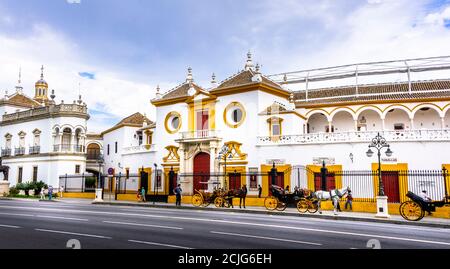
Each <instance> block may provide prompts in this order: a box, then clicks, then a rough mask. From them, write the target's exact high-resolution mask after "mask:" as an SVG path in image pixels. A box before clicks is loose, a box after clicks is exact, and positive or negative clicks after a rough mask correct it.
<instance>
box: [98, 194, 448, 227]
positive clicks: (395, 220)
mask: <svg viewBox="0 0 450 269" xmlns="http://www.w3.org/2000/svg"><path fill="white" fill-rule="evenodd" d="M92 204H97V205H116V206H137V207H156V208H172V209H175V208H176V209H184V210H206V211H221V212H237V213H253V214H267V215H281V216H295V217H304V218H320V219H330V220H349V221H365V222H379V223H391V224H403V225H415V226H428V227H437V228H447V229H448V228H450V219H444V218H434V217H424V218H423V219H422V220H420V221H407V220H405V219H403V218H402V216H400V215H391V218H389V219H381V218H375V214H374V213H362V212H348V211H345V212H339V214H338V215H337V216H335V215H334V214H333V211H322V214H319V213H318V212H316V213H315V214H311V213H303V214H302V213H299V212H298V210H297V209H296V208H286V210H285V211H282V212H280V211H276V210H275V211H268V210H267V209H265V208H263V207H256V206H248V207H247V208H246V209H244V208H242V209H240V208H239V207H236V206H235V207H234V208H216V207H215V206H214V205H213V204H211V205H209V207H194V206H193V205H192V204H184V205H182V206H181V207H176V206H175V205H174V204H167V203H158V202H155V203H153V202H145V203H142V202H128V201H106V200H105V201H103V202H92Z"/></svg>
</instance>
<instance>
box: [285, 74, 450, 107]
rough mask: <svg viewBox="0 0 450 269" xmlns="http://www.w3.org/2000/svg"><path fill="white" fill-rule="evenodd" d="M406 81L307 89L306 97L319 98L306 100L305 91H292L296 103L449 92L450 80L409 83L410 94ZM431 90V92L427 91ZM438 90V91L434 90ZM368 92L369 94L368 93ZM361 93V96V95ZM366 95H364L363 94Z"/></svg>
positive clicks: (398, 98) (400, 97)
mask: <svg viewBox="0 0 450 269" xmlns="http://www.w3.org/2000/svg"><path fill="white" fill-rule="evenodd" d="M408 89H409V86H408V83H407V82H401V83H390V84H375V85H361V86H359V87H358V94H359V95H358V96H357V95H356V87H355V86H351V87H348V86H346V87H336V88H324V89H314V90H310V91H308V99H314V98H321V99H319V100H308V101H306V100H305V99H306V92H305V91H298V92H295V93H294V99H295V100H296V104H297V105H308V104H332V103H339V102H359V101H372V100H402V99H416V98H433V97H437V98H439V97H448V96H450V92H449V91H446V90H450V80H434V81H416V82H412V83H411V92H412V93H411V94H409V93H408ZM427 91H433V92H427ZM436 91H438V92H436ZM368 94H370V95H368ZM361 95H362V96H361ZM364 95H366V96H364Z"/></svg>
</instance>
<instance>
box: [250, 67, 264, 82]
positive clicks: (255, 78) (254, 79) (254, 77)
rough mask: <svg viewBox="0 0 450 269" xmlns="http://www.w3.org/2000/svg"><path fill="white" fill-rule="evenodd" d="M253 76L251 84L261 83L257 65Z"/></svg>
mask: <svg viewBox="0 0 450 269" xmlns="http://www.w3.org/2000/svg"><path fill="white" fill-rule="evenodd" d="M255 71H256V72H255V74H254V75H253V77H252V81H253V82H261V81H262V76H261V73H260V72H259V64H258V63H257V64H256V69H255Z"/></svg>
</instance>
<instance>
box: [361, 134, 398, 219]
mask: <svg viewBox="0 0 450 269" xmlns="http://www.w3.org/2000/svg"><path fill="white" fill-rule="evenodd" d="M371 148H375V149H376V150H377V155H378V173H377V174H378V196H377V216H378V217H389V215H388V207H387V196H386V195H385V193H384V185H383V180H382V177H381V150H382V149H383V148H387V150H386V152H385V154H386V156H387V157H391V156H392V153H393V152H392V151H391V148H390V146H389V144H388V143H386V139H385V138H384V137H382V136H381V135H380V133H378V134H377V136H376V137H375V138H373V139H372V143H370V145H369V150H368V151H367V152H366V154H367V157H369V158H370V157H372V156H373V154H374V152H373V151H372V150H371Z"/></svg>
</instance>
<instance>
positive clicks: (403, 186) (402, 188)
mask: <svg viewBox="0 0 450 269" xmlns="http://www.w3.org/2000/svg"><path fill="white" fill-rule="evenodd" d="M407 170H408V164H407V163H397V164H381V172H383V171H407ZM372 171H375V172H376V171H378V163H372ZM374 175H375V176H374V177H373V188H374V189H373V191H374V194H375V197H376V196H378V185H379V184H378V175H377V174H376V173H375V174H374ZM398 188H399V192H400V193H399V195H400V202H404V201H405V200H406V192H407V190H408V176H407V173H402V174H401V175H399V177H398Z"/></svg>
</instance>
